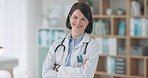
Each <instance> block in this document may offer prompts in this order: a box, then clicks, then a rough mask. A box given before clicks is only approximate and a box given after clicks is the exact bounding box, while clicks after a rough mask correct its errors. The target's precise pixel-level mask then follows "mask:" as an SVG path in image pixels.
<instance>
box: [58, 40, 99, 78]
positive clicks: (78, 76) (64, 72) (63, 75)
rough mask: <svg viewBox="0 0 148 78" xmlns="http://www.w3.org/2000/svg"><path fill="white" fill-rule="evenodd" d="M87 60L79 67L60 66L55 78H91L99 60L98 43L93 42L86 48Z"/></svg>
mask: <svg viewBox="0 0 148 78" xmlns="http://www.w3.org/2000/svg"><path fill="white" fill-rule="evenodd" d="M87 48H88V49H87V52H86V54H88V55H89V60H88V61H87V62H86V64H85V65H84V66H81V67H76V68H74V67H70V66H69V67H68V66H67V67H66V66H60V68H59V72H58V75H57V78H93V76H94V73H95V71H96V67H97V63H98V59H99V43H98V42H97V41H94V42H92V43H90V44H89V45H88V47H87Z"/></svg>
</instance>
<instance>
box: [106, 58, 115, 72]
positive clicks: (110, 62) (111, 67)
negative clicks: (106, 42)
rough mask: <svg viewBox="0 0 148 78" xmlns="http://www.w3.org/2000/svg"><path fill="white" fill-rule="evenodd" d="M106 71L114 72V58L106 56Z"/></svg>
mask: <svg viewBox="0 0 148 78" xmlns="http://www.w3.org/2000/svg"><path fill="white" fill-rule="evenodd" d="M107 73H109V74H115V58H114V57H107Z"/></svg>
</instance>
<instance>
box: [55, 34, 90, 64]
mask: <svg viewBox="0 0 148 78" xmlns="http://www.w3.org/2000/svg"><path fill="white" fill-rule="evenodd" d="M65 39H66V37H65V38H64V39H63V40H62V42H61V44H59V45H58V46H57V47H56V49H55V51H54V52H55V53H56V51H57V50H58V48H59V47H63V54H62V58H61V60H60V61H59V62H58V63H55V64H54V65H55V66H56V65H59V64H60V62H61V61H62V60H63V57H64V53H65V48H66V47H65V45H64V44H63V43H64V41H65ZM88 43H89V42H87V43H86V46H85V50H84V54H86V49H87V45H88ZM55 58H56V54H55Z"/></svg>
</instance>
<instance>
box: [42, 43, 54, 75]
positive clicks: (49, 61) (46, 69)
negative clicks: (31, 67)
mask: <svg viewBox="0 0 148 78" xmlns="http://www.w3.org/2000/svg"><path fill="white" fill-rule="evenodd" d="M54 44H56V43H53V45H52V46H51V47H50V48H49V51H48V54H47V56H46V58H45V60H44V62H43V68H42V78H57V72H56V71H54V70H53V68H54V63H55V59H54V58H55V57H54V56H55V55H54V49H55V46H54Z"/></svg>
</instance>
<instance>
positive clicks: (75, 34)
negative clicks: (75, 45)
mask: <svg viewBox="0 0 148 78" xmlns="http://www.w3.org/2000/svg"><path fill="white" fill-rule="evenodd" d="M82 34H84V32H82V33H80V32H79V33H75V32H72V36H71V37H72V39H75V38H77V37H79V36H81V35H82Z"/></svg>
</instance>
